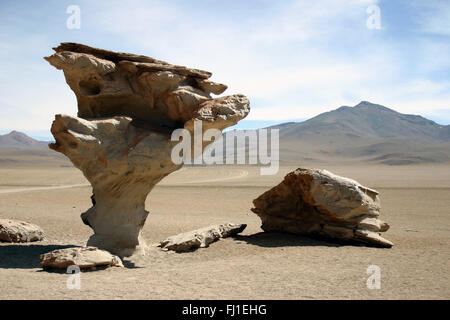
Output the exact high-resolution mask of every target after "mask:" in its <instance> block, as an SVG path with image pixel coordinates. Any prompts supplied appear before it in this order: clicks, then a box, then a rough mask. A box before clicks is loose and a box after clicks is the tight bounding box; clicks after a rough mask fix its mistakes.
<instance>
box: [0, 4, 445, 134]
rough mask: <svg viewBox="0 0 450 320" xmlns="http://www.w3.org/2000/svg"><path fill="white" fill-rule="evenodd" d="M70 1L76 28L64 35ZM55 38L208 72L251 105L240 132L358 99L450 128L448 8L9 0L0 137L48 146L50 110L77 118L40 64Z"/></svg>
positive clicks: (58, 80) (0, 11) (65, 92)
mask: <svg viewBox="0 0 450 320" xmlns="http://www.w3.org/2000/svg"><path fill="white" fill-rule="evenodd" d="M70 5H76V6H78V7H79V9H80V28H79V29H69V28H68V27H67V20H68V19H69V18H70V17H71V15H72V13H67V9H68V7H69V6H70ZM377 8H378V9H379V11H377ZM377 12H379V15H377V14H376V13H377ZM377 16H379V19H376V18H377ZM374 19H375V20H374ZM71 21H72V20H71ZM374 21H375V24H374ZM60 42H79V43H83V44H87V45H90V46H95V47H99V48H104V49H109V50H114V51H121V52H131V53H136V54H143V55H147V56H151V57H154V58H157V59H160V60H165V61H167V62H170V63H173V64H178V65H186V66H189V67H193V68H198V69H204V70H208V71H211V72H213V77H212V78H211V80H213V81H216V82H219V83H225V84H227V85H228V87H229V89H228V90H227V91H226V92H225V93H224V94H235V93H243V94H245V95H246V96H248V97H249V99H250V101H251V112H250V114H249V116H248V117H247V118H246V120H244V121H242V123H241V124H240V125H239V128H243V129H245V128H257V127H263V126H267V125H270V124H275V123H282V122H288V121H301V120H305V119H308V118H311V117H313V116H316V115H318V114H320V113H322V112H325V111H330V110H333V109H336V108H338V107H340V106H343V105H345V106H354V105H356V104H358V103H359V102H360V101H363V100H365V101H370V102H373V103H377V104H382V105H384V106H387V107H389V108H392V109H394V110H396V111H398V112H402V113H409V114H419V115H422V116H424V117H427V118H429V119H432V120H434V121H436V122H437V123H439V124H443V125H448V124H450V1H447V0H442V1H439V0H428V1H419V0H386V1H383V0H379V1H375V0H318V1H309V0H285V1H269V0H247V1H238V0H227V1H223V0H221V1H219V0H217V1H216V0H209V1H207V0H165V1H151V0H146V1H138V0H127V1H115V0H105V1H101V0H96V1H76V0H70V1H64V0H54V1H31V0H30V1H26V0H22V1H8V0H2V1H0V70H1V72H0V134H2V133H7V132H9V131H11V130H19V131H23V132H26V133H28V134H30V135H31V136H34V137H43V138H47V137H50V136H51V135H50V132H49V128H50V125H51V122H52V120H53V119H54V115H55V114H58V113H64V114H70V115H76V111H77V107H76V105H77V104H76V99H75V95H74V94H73V92H72V91H71V90H70V88H69V87H68V86H67V84H66V83H65V79H64V76H63V73H62V72H61V71H59V70H56V69H55V68H53V67H51V66H50V65H49V64H48V63H47V62H46V61H45V60H44V59H43V57H44V56H48V55H51V54H52V52H53V51H52V50H51V48H52V47H55V46H57V45H58V44H59V43H60Z"/></svg>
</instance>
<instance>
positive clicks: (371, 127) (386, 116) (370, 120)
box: [273, 101, 450, 143]
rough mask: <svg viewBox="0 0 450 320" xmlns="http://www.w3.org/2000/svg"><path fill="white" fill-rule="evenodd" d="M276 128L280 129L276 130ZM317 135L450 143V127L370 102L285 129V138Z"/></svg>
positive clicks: (339, 109)
mask: <svg viewBox="0 0 450 320" xmlns="http://www.w3.org/2000/svg"><path fill="white" fill-rule="evenodd" d="M275 127H280V126H274V127H273V128H275ZM336 130H339V132H336ZM313 132H314V133H320V134H322V135H323V134H328V133H332V134H333V135H334V134H336V133H339V134H340V135H342V134H345V135H354V137H355V138H356V137H360V138H362V137H364V138H375V139H377V138H412V137H414V139H419V140H421V141H423V142H431V143H435V142H446V141H450V135H449V133H450V126H442V125H439V124H437V123H436V122H434V121H432V120H428V119H426V118H424V117H422V116H418V115H409V114H402V113H399V112H396V111H394V110H392V109H389V108H387V107H384V106H382V105H379V104H373V103H370V102H368V101H362V102H361V103H359V104H357V105H356V106H354V107H347V106H343V107H340V108H338V109H336V110H333V111H329V112H325V113H322V114H320V115H318V116H316V117H314V118H311V119H309V120H307V121H304V122H300V123H292V124H289V125H288V126H284V127H283V137H284V138H291V137H294V136H299V135H301V134H307V133H313Z"/></svg>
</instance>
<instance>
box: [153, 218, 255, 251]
mask: <svg viewBox="0 0 450 320" xmlns="http://www.w3.org/2000/svg"><path fill="white" fill-rule="evenodd" d="M246 227H247V225H246V224H233V223H226V224H220V225H214V226H210V227H206V228H202V229H198V230H194V231H189V232H185V233H180V234H178V235H176V236H171V237H169V238H167V239H165V240H163V241H161V243H160V245H159V246H160V247H161V248H162V249H163V250H173V251H178V252H180V251H189V250H191V249H194V248H205V247H208V246H209V244H210V243H212V242H214V241H217V240H218V239H220V238H226V237H229V236H232V235H235V234H238V233H240V232H242V231H243V230H244V229H245V228H246Z"/></svg>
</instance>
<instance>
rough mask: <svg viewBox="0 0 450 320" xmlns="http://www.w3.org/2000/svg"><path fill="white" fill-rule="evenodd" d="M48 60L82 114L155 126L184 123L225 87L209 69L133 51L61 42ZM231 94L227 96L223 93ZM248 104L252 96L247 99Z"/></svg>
mask: <svg viewBox="0 0 450 320" xmlns="http://www.w3.org/2000/svg"><path fill="white" fill-rule="evenodd" d="M53 49H54V51H55V52H56V53H54V54H53V55H51V56H49V57H45V59H46V60H47V61H48V62H49V63H50V64H51V65H53V66H54V67H56V68H57V69H61V70H63V71H64V75H65V77H66V81H67V83H68V84H69V86H70V88H71V89H72V90H73V92H74V93H75V95H76V97H77V100H78V116H79V117H82V118H101V117H110V116H128V117H131V118H133V119H138V120H143V121H146V122H148V123H151V124H153V125H158V126H166V127H170V128H179V127H183V125H184V123H185V122H187V121H188V120H190V119H192V118H193V117H194V113H196V112H197V109H198V108H199V106H200V105H201V104H203V103H208V102H210V101H214V100H212V98H211V94H216V95H218V94H221V93H223V92H224V91H225V90H226V89H227V86H226V85H223V84H219V83H215V82H212V81H210V80H208V78H210V77H211V75H212V74H211V73H210V72H208V71H203V70H198V69H191V68H187V67H183V66H177V65H172V64H169V63H167V62H164V61H160V60H156V59H153V58H150V57H146V56H140V55H135V54H130V53H120V52H113V51H107V50H103V49H97V48H92V47H89V46H86V45H82V44H78V43H62V44H61V45H60V46H58V47H56V48H53ZM224 99H227V98H224ZM246 103H247V104H249V103H248V100H247V101H246Z"/></svg>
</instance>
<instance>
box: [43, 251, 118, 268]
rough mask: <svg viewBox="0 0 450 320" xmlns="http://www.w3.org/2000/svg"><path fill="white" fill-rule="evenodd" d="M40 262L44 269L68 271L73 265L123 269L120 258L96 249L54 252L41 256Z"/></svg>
mask: <svg viewBox="0 0 450 320" xmlns="http://www.w3.org/2000/svg"><path fill="white" fill-rule="evenodd" d="M40 261H41V262H40V265H41V267H42V268H44V269H67V267H68V266H72V265H76V266H78V267H79V268H80V269H86V268H92V267H99V266H113V267H123V264H122V260H120V258H119V257H117V256H114V255H112V254H111V253H109V252H107V251H104V250H100V249H98V248H94V247H75V248H66V249H58V250H53V251H51V252H49V253H44V254H41V256H40Z"/></svg>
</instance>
